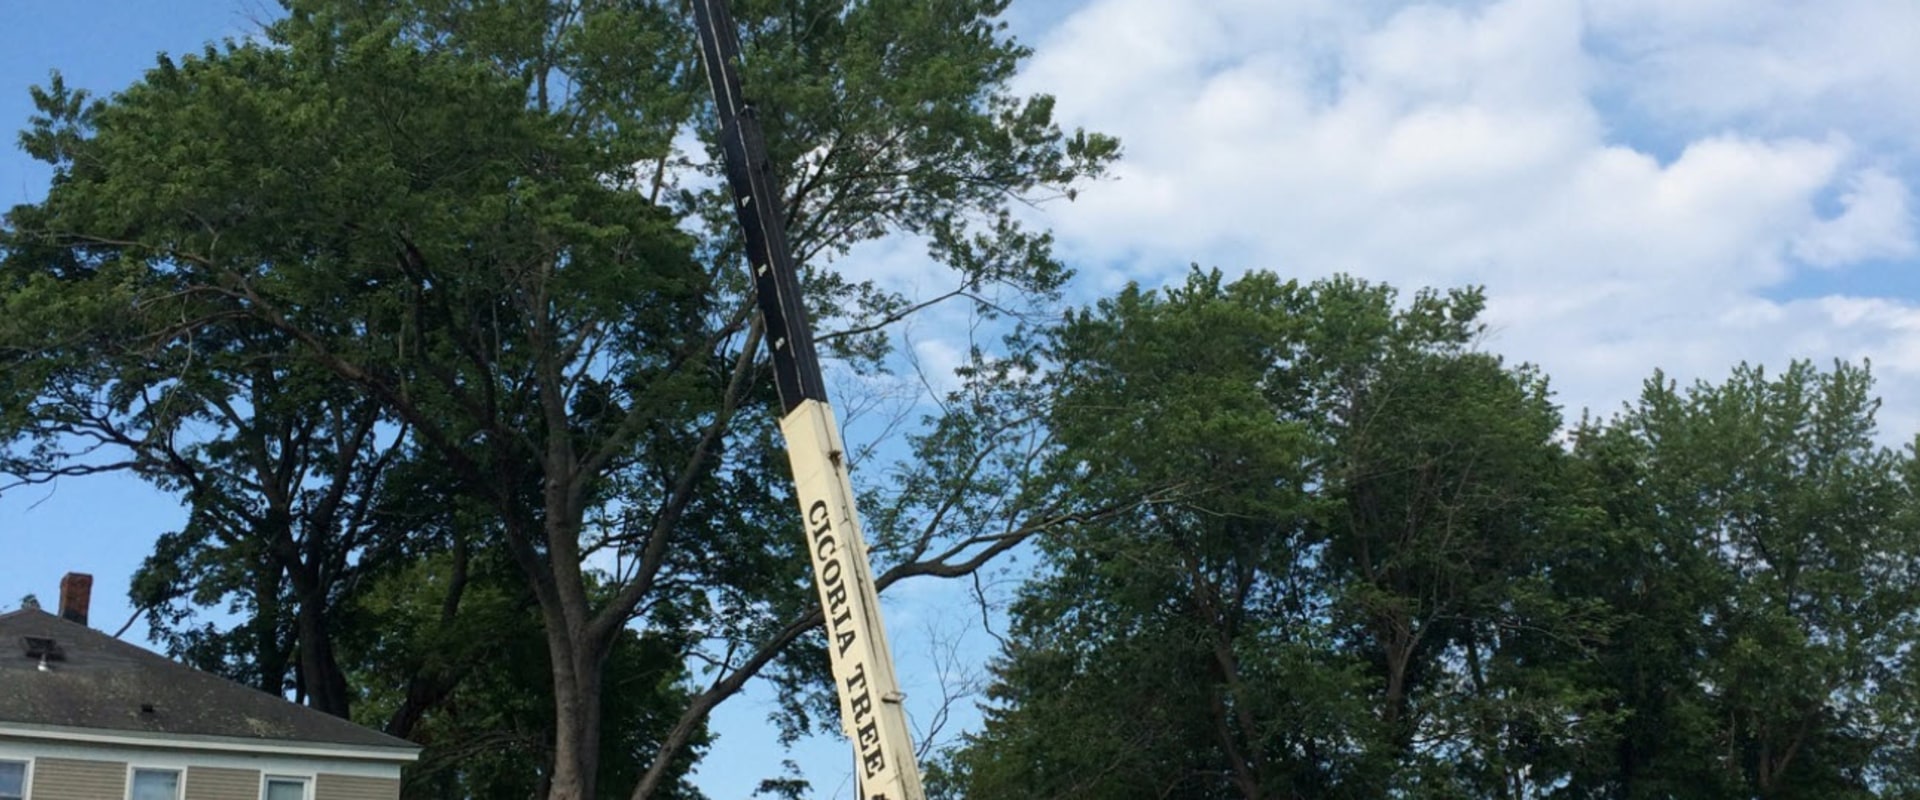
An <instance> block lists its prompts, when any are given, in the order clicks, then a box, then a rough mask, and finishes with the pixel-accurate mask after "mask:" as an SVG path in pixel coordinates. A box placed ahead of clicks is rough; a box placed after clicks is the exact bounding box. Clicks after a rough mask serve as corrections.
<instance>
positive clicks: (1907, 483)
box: [1575, 362, 1920, 798]
mask: <svg viewBox="0 0 1920 800" xmlns="http://www.w3.org/2000/svg"><path fill="white" fill-rule="evenodd" d="M1878 405H1879V403H1878V401H1877V400H1875V399H1874V398H1873V395H1872V379H1871V377H1870V375H1869V373H1868V372H1867V370H1866V369H1865V368H1863V367H1859V366H1854V365H1849V364H1845V363H1840V364H1836V365H1835V366H1834V368H1833V369H1832V370H1829V371H1821V370H1818V369H1816V368H1814V367H1813V366H1812V365H1811V364H1807V363H1803V362H1796V363H1794V364H1791V365H1789V366H1788V367H1787V369H1785V370H1784V371H1782V372H1780V373H1779V374H1777V375H1775V374H1769V373H1768V372H1766V371H1765V370H1762V369H1760V368H1757V367H1749V366H1742V367H1740V368H1738V369H1736V370H1735V371H1734V372H1733V374H1732V376H1731V377H1729V378H1728V379H1727V380H1726V381H1725V382H1723V383H1719V384H1709V383H1700V384H1696V385H1695V386H1692V387H1690V388H1687V389H1685V390H1681V389H1679V388H1678V387H1676V386H1674V385H1673V384H1672V383H1671V382H1669V381H1667V380H1666V379H1665V378H1664V377H1661V376H1658V375H1656V376H1655V377H1654V379H1652V380H1650V381H1649V382H1648V383H1647V386H1646V389H1645V391H1644V392H1643V393H1642V395H1641V398H1640V400H1639V402H1637V403H1636V404H1634V405H1632V406H1630V407H1628V408H1627V409H1626V410H1624V411H1623V412H1622V413H1620V414H1619V415H1617V416H1616V417H1614V418H1613V419H1612V420H1610V421H1608V422H1607V423H1606V424H1605V425H1592V426H1589V427H1588V428H1586V429H1585V430H1583V431H1582V434H1581V437H1580V447H1579V451H1580V453H1581V454H1582V456H1583V458H1584V459H1585V460H1586V461H1588V462H1590V463H1591V464H1592V465H1593V469H1594V470H1595V472H1596V474H1597V475H1599V476H1600V479H1601V480H1603V481H1604V482H1605V485H1606V492H1605V496H1606V497H1607V498H1608V513H1609V517H1610V519H1611V521H1612V528H1613V530H1614V533H1613V534H1612V535H1611V536H1609V538H1608V539H1606V540H1604V541H1603V543H1602V545H1601V546H1600V547H1598V548H1596V550H1597V553H1596V555H1598V556H1599V557H1600V558H1601V559H1602V560H1599V561H1597V562H1596V564H1595V567H1594V568H1592V569H1590V570H1588V571H1585V572H1584V574H1581V575H1579V576H1578V577H1579V579H1580V580H1581V581H1583V582H1586V585H1585V587H1584V588H1585V590H1586V591H1590V592H1593V593H1594V594H1596V595H1598V596H1601V597H1603V598H1605V599H1606V601H1607V602H1608V603H1609V604H1611V605H1612V606H1614V607H1615V608H1616V609H1618V610H1619V611H1620V612H1621V626H1622V629H1621V631H1620V633H1619V634H1618V635H1617V636H1615V637H1614V639H1613V644H1612V645H1610V646H1609V647H1607V648H1606V649H1605V650H1604V651H1603V653H1602V660H1601V662H1600V664H1601V665H1602V666H1603V667H1604V669H1603V671H1601V672H1599V673H1598V675H1597V677H1599V678H1600V679H1601V680H1602V681H1604V686H1605V688H1606V689H1607V690H1609V692H1610V693H1611V695H1612V697H1613V701H1612V702H1614V703H1616V704H1618V705H1619V707H1620V708H1621V709H1622V711H1623V712H1624V713H1625V715H1626V727H1624V728H1623V729H1622V731H1621V734H1620V736H1619V737H1618V738H1617V739H1614V740H1613V747H1612V748H1610V749H1611V753H1610V756H1611V757H1610V758H1608V759H1606V760H1604V761H1598V762H1596V763H1595V764H1594V767H1595V768H1596V769H1595V770H1593V771H1590V772H1583V773H1581V774H1579V775H1578V780H1577V782H1576V784H1575V785H1578V786H1586V787H1591V788H1592V789H1593V790H1595V791H1609V792H1616V793H1618V794H1619V795H1620V796H1627V797H1645V796H1657V795H1664V794H1667V793H1686V794H1689V795H1691V796H1697V797H1729V798H1731V797H1769V798H1774V797H1778V798H1789V797H1791V798H1812V797H1875V796H1902V795H1901V792H1904V791H1910V787H1911V786H1912V785H1913V781H1914V774H1913V772H1912V771H1911V769H1912V767H1911V761H1910V760H1909V759H1907V757H1906V756H1905V754H1904V751H1905V750H1906V749H1907V748H1906V745H1905V744H1904V743H1905V742H1908V741H1910V738H1909V737H1911V736H1912V734H1913V730H1914V727H1913V726H1914V724H1915V721H1916V718H1915V717H1914V716H1913V713H1912V712H1913V707H1912V706H1911V705H1910V704H1909V700H1910V698H1911V696H1912V692H1911V690H1910V689H1909V688H1907V687H1910V686H1912V685H1913V680H1914V676H1913V673H1912V671H1911V670H1912V666H1911V662H1910V659H1909V658H1908V656H1907V652H1908V650H1909V648H1910V647H1911V646H1912V642H1913V641H1914V637H1915V635H1916V630H1915V627H1914V626H1915V624H1916V623H1917V622H1920V594H1917V593H1916V590H1920V585H1916V582H1915V576H1916V574H1920V573H1917V572H1916V567H1920V529H1916V528H1915V527H1914V522H1915V520H1914V517H1913V510H1914V505H1913V503H1914V500H1913V498H1914V495H1913V493H1912V491H1913V484H1912V483H1911V475H1912V463H1913V462H1912V456H1911V454H1910V453H1909V454H1902V453H1898V452H1895V451H1892V450H1890V449H1887V448H1886V447H1884V446H1883V445H1881V444H1879V443H1878V442H1877V441H1876V440H1875V434H1876V425H1875V420H1874V413H1875V411H1876V409H1877V408H1878Z"/></svg>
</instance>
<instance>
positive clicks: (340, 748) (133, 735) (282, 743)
mask: <svg viewBox="0 0 1920 800" xmlns="http://www.w3.org/2000/svg"><path fill="white" fill-rule="evenodd" d="M0 738H12V739H38V740H42V741H55V742H76V743H81V744H103V745H119V746H123V747H147V748H157V749H166V750H194V751H201V752H215V753H255V754H271V755H287V756H302V757H306V758H329V759H342V760H348V761H385V762H393V763H399V764H410V763H412V762H415V761H418V760H420V748H419V747H418V746H407V747H382V746H376V745H358V744H337V743H334V742H301V741H287V740H280V739H244V738H238V737H228V736H182V735H178V734H155V733H145V732H142V731H111V730H99V729H94V728H66V727H59V726H54V725H33V724H29V723H22V722H0Z"/></svg>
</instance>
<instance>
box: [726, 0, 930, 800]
mask: <svg viewBox="0 0 1920 800" xmlns="http://www.w3.org/2000/svg"><path fill="white" fill-rule="evenodd" d="M693 17H694V25H695V26H696V27H697V28H698V29H699V35H700V55H701V58H702V59H703V60H704V61H705V62H706V66H707V81H708V83H709V84H710V85H711V86H712V88H713V99H714V105H715V106H716V107H717V108H718V109H719V117H720V142H721V145H722V147H723V149H724V151H725V160H726V168H727V183H728V185H729V186H730V187H731V188H732V190H733V198H734V211H735V213H736V214H737V215H738V216H739V219H740V227H741V229H742V230H743V231H744V233H745V235H746V244H747V261H748V262H749V263H750V264H751V266H752V268H753V280H754V284H755V287H756V289H757V290H758V292H759V301H760V316H761V319H762V321H763V322H764V324H765V326H766V334H765V340H766V342H767V345H768V349H770V350H771V351H772V353H773V372H774V376H775V382H776V383H777V385H778V387H779V390H780V405H781V413H782V416H781V417H780V430H781V432H782V433H783V434H785V436H786V440H787V459H788V461H789V463H791V464H792V467H793V482H794V489H795V494H796V495H797V496H798V498H799V500H800V513H801V515H802V517H803V518H804V519H805V521H806V536H807V543H808V547H807V550H808V552H810V553H811V554H812V561H813V575H814V586H815V588H816V589H818V590H819V592H820V608H821V610H822V611H823V612H824V614H825V616H826V627H827V640H828V648H827V652H828V653H829V655H830V657H831V659H832V663H833V683H834V689H835V690H836V691H837V692H838V694H839V696H840V724H841V727H842V728H843V729H844V730H845V731H846V734H847V738H848V739H850V740H852V742H853V746H854V752H855V756H856V758H855V762H856V768H855V770H854V772H855V775H856V776H857V777H858V778H859V782H860V797H861V798H862V799H863V800H924V798H925V795H926V792H925V790H924V789H922V788H921V786H920V767H919V765H918V764H916V763H915V761H914V754H913V741H912V739H911V737H910V736H909V735H908V730H907V715H906V710H905V709H904V708H903V707H902V706H901V701H902V700H903V699H904V697H903V696H902V695H901V694H900V683H899V680H898V679H897V678H896V677H895V676H894V672H893V655H892V652H891V651H890V650H889V648H888V647H887V632H886V629H885V628H884V627H882V625H881V623H880V599H879V596H878V595H877V594H875V592H874V586H873V567H872V564H871V563H870V562H869V561H868V560H867V544H866V539H865V538H864V537H863V536H861V534H860V517H859V515H858V514H857V513H856V511H855V509H854V503H853V484H852V482H851V480H850V479H849V477H848V474H847V462H846V458H845V451H846V445H845V444H843V443H842V442H841V440H840V428H839V425H838V424H837V423H836V422H835V420H834V415H833V408H832V407H831V406H829V405H827V390H826V382H825V381H824V380H823V379H822V378H821V375H820V360H819V356H818V355H817V354H816V353H815V352H814V349H813V330H812V326H811V325H810V324H809V322H808V321H807V309H806V305H805V304H804V303H803V302H802V298H801V296H800V276H799V274H798V272H797V271H796V270H795V269H794V265H793V255H792V254H791V253H790V252H789V251H788V250H787V236H786V218H785V216H784V215H783V213H782V210H781V208H780V195H779V192H778V189H777V188H776V187H778V186H779V183H778V182H777V181H775V180H774V178H773V164H772V163H771V162H770V161H769V159H768V157H767V147H766V143H765V141H763V140H762V138H761V135H760V124H759V122H758V121H757V120H756V119H755V118H754V114H753V107H752V106H751V105H749V104H747V103H746V102H745V101H744V100H743V99H742V98H741V96H740V75H739V71H738V68H737V67H736V66H735V63H734V62H735V61H736V60H737V59H738V58H739V57H740V42H739V39H738V37H737V34H736V33H735V27H734V23H733V15H732V14H731V13H729V12H728V11H727V5H726V2H725V0H693Z"/></svg>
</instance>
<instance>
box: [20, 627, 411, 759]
mask: <svg viewBox="0 0 1920 800" xmlns="http://www.w3.org/2000/svg"><path fill="white" fill-rule="evenodd" d="M25 637H44V638H49V639H53V640H54V641H55V642H57V643H58V644H59V648H60V650H61V652H62V654H63V655H64V660H60V661H51V662H49V664H48V670H47V671H44V672H43V671H41V670H40V660H39V659H37V658H31V657H28V656H27V655H25V652H24V651H23V649H22V647H21V640H22V639H23V638H25ZM143 707H146V708H151V709H152V710H151V711H150V712H149V711H145V710H143ZM6 723H15V724H26V725H41V726H52V727H60V728H83V729H93V730H99V731H112V732H124V733H140V734H158V735H166V736H211V737H220V738H233V739H253V740H261V742H262V743H263V744H267V743H273V744H299V743H306V744H328V745H348V746H353V747H379V748H407V749H413V750H417V749H418V746H417V745H414V744H413V743H411V742H408V741H406V740H403V739H398V738H395V737H392V736H388V735H386V734H384V733H380V732H378V731H374V730H371V729H368V728H363V727H361V726H359V725H355V724H353V723H351V722H348V721H346V720H343V719H340V718H338V717H334V716H330V715H327V714H323V713H321V712H318V711H315V710H313V709H310V708H307V707H305V706H301V705H298V704H295V703H291V702H288V701H287V700H285V699H282V698H279V697H275V696H273V695H271V694H268V693H266V692H262V691H260V690H258V689H253V688H250V687H247V686H242V685H240V684H237V683H234V682H232V681H229V680H226V679H225V678H221V677H218V676H215V675H211V674H208V673H205V672H201V671H199V670H196V669H193V668H191V667H188V666H186V665H183V664H179V663H177V662H174V661H172V660H169V659H167V658H164V657H162V656H159V655H157V654H154V653H152V652H149V651H147V650H144V649H142V648H139V647H136V646H134V645H131V644H128V643H126V642H122V641H120V640H118V639H115V638H113V637H111V636H108V635H106V634H104V633H101V632H99V631H96V630H93V629H92V628H89V627H87V626H85V625H79V624H76V623H73V622H69V621H67V620H64V619H61V618H60V617H57V616H54V615H52V614H48V613H46V612H43V611H38V610H32V609H23V610H20V611H15V612H13V613H10V614H0V724H6Z"/></svg>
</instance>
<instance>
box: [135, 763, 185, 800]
mask: <svg viewBox="0 0 1920 800" xmlns="http://www.w3.org/2000/svg"><path fill="white" fill-rule="evenodd" d="M133 800H180V773H178V772H172V771H166V770H157V769H136V770H134V771H133Z"/></svg>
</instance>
